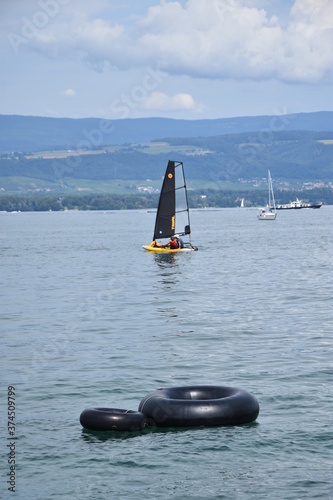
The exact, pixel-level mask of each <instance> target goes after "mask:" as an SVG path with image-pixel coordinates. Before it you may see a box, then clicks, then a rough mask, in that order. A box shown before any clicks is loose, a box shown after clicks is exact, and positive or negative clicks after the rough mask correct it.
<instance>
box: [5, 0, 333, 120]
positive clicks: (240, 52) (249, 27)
mask: <svg viewBox="0 0 333 500" xmlns="http://www.w3.org/2000/svg"><path fill="white" fill-rule="evenodd" d="M0 27H1V29H0V64H1V75H2V76H1V79H0V91H1V99H0V114H4V115H13V114H15V115H29V116H49V117H68V118H85V117H96V118H98V117H100V118H105V119H113V120H114V119H122V118H139V117H152V116H154V117H167V118H176V119H186V120H193V119H212V118H230V117H236V116H256V115H280V114H286V113H287V114H288V113H302V112H313V111H332V110H333V99H332V83H333V0H187V1H185V0H178V1H171V0H160V1H158V0H94V1H91V0H0Z"/></svg>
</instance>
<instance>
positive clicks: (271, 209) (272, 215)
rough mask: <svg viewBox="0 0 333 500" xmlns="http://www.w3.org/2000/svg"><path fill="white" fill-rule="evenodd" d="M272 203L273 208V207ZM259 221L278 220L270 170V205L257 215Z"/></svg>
mask: <svg viewBox="0 0 333 500" xmlns="http://www.w3.org/2000/svg"><path fill="white" fill-rule="evenodd" d="M271 202H272V203H273V206H271ZM257 217H258V219H259V220H275V219H276V206H275V199H274V191H273V184H272V178H271V173H270V171H269V169H268V205H267V207H266V208H263V209H262V211H261V212H260V213H259V214H258V215H257Z"/></svg>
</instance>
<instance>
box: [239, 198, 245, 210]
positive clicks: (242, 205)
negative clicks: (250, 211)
mask: <svg viewBox="0 0 333 500" xmlns="http://www.w3.org/2000/svg"><path fill="white" fill-rule="evenodd" d="M240 206H241V208H244V206H245V205H244V198H242V200H241V204H240Z"/></svg>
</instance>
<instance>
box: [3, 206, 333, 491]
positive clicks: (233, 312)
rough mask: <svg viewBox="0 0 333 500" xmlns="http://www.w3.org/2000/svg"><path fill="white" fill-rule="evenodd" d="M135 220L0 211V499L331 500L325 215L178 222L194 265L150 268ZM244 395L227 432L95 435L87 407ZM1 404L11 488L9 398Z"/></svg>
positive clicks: (245, 214)
mask: <svg viewBox="0 0 333 500" xmlns="http://www.w3.org/2000/svg"><path fill="white" fill-rule="evenodd" d="M154 218H155V215H154V214H153V213H148V212H146V211H120V212H80V211H78V212H62V213H54V212H49V213H15V214H14V213H12V214H0V225H1V234H0V254H1V260H0V266H1V285H2V286H1V290H0V293H1V322H0V328H1V353H2V362H1V367H0V374H1V449H0V451H1V463H2V466H1V469H2V471H4V474H2V479H1V485H0V487H1V493H0V497H1V498H2V497H4V498H14V497H15V498H22V499H41V500H46V499H53V498H66V499H67V498H68V499H88V498H89V499H116V498H117V499H124V500H125V499H126V500H131V499H138V498H147V499H153V500H155V499H161V500H165V499H169V498H172V499H179V500H181V499H187V498H188V499H207V500H208V499H209V500H214V499H242V500H243V499H251V500H252V499H264V498H269V499H301V500H303V499H305V498H309V499H314V498H320V499H330V498H331V499H332V498H333V488H332V484H333V483H332V477H333V474H332V471H333V467H332V465H333V460H332V458H333V453H332V451H333V450H332V448H333V431H332V424H333V422H332V392H333V391H332V386H333V376H332V375H333V371H332V359H333V349H332V344H333V342H332V335H333V334H332V331H333V328H332V326H333V321H332V319H333V318H332V316H333V308H332V292H333V279H332V276H333V275H332V249H333V245H332V238H333V234H332V220H333V207H327V206H324V207H322V208H321V209H320V210H299V211H286V212H279V213H278V217H277V219H276V221H258V220H257V218H256V210H253V209H223V210H203V211H200V210H197V211H192V212H191V223H192V241H193V243H194V244H195V245H197V246H198V247H199V251H198V252H192V253H188V254H182V255H153V254H150V253H148V252H145V251H144V250H143V249H142V244H147V243H150V238H151V233H152V230H153V225H154ZM195 384H212V385H230V386H237V387H241V388H243V389H245V390H247V391H249V392H251V393H253V394H254V395H255V396H256V397H257V399H258V401H259V404H260V414H259V417H258V419H257V421H256V423H254V424H249V425H244V426H239V427H219V428H197V429H178V430H170V429H167V430H148V431H143V432H142V433H136V434H129V433H123V434H122V433H112V432H111V433H98V432H95V433H93V432H89V431H85V430H83V429H82V427H81V425H80V423H79V416H80V413H81V412H82V410H83V409H85V408H87V407H90V406H102V407H103V406H104V407H118V408H128V409H132V410H136V409H137V407H138V404H139V402H140V400H141V399H142V398H143V397H144V396H145V395H146V394H148V393H149V392H151V391H153V390H154V389H156V388H158V387H172V386H179V385H195ZM8 386H14V387H15V392H16V395H15V397H16V413H15V423H16V428H15V433H16V437H17V439H16V448H15V453H16V457H15V458H16V471H15V472H16V477H15V481H16V494H15V495H14V494H13V493H11V492H8V490H7V487H8V484H7V483H6V481H7V480H8V478H7V477H5V476H6V474H7V473H8V472H9V464H8V463H7V462H8V457H9V448H8V447H6V444H7V443H8V437H9V435H8V430H7V418H6V415H7V387H8Z"/></svg>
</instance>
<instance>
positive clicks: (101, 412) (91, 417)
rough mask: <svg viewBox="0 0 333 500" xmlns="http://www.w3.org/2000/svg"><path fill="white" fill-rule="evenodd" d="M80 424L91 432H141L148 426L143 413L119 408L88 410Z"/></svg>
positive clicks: (83, 413)
mask: <svg viewBox="0 0 333 500" xmlns="http://www.w3.org/2000/svg"><path fill="white" fill-rule="evenodd" d="M80 423H81V425H82V427H84V428H85V429H89V430H91V431H141V430H142V429H144V428H145V427H147V425H148V420H147V418H146V417H145V415H144V414H143V413H140V412H138V411H133V410H121V409H118V408H86V409H85V410H83V412H82V413H81V415H80Z"/></svg>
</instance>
